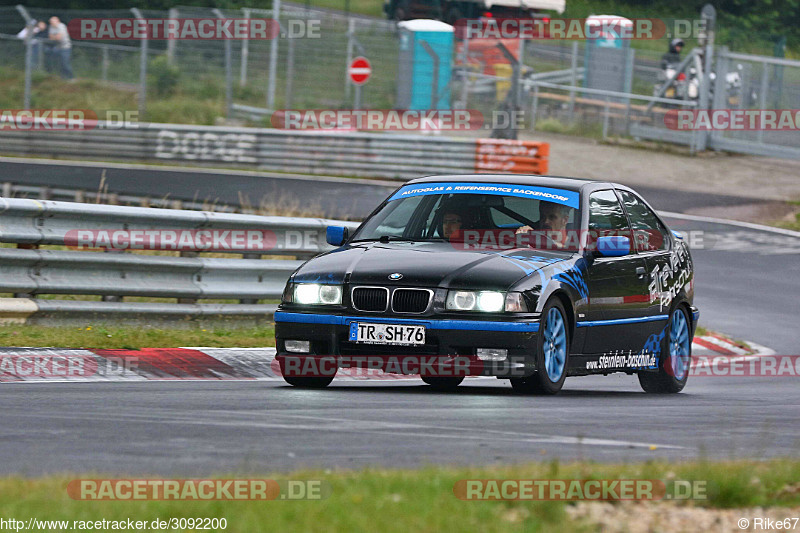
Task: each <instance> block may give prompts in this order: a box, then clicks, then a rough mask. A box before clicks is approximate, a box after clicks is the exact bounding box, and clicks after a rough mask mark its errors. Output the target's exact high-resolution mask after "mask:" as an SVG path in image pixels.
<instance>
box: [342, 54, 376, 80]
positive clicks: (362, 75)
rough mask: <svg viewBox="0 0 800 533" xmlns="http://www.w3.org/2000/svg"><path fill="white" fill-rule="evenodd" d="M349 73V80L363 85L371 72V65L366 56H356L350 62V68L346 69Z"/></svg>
mask: <svg viewBox="0 0 800 533" xmlns="http://www.w3.org/2000/svg"><path fill="white" fill-rule="evenodd" d="M347 73H348V74H349V75H350V80H352V82H353V83H355V84H356V85H363V84H365V83H366V82H367V80H368V79H369V76H370V74H372V67H371V66H370V64H369V61H368V60H367V58H366V57H357V58H355V59H354V60H353V61H352V62H351V63H350V68H348V69H347Z"/></svg>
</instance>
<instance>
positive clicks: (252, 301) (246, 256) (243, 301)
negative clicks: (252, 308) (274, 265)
mask: <svg viewBox="0 0 800 533" xmlns="http://www.w3.org/2000/svg"><path fill="white" fill-rule="evenodd" d="M242 259H261V254H242ZM239 303H240V304H257V303H258V299H255V298H242V299H240V300H239Z"/></svg>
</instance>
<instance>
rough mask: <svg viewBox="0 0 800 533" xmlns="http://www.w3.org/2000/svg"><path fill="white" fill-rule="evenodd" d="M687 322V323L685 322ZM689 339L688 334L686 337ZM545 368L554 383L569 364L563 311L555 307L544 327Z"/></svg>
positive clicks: (549, 313) (548, 314) (548, 315)
mask: <svg viewBox="0 0 800 533" xmlns="http://www.w3.org/2000/svg"><path fill="white" fill-rule="evenodd" d="M684 322H685V321H684ZM686 337H687V338H688V334H687V335H686ZM543 351H544V368H545V371H546V372H547V377H548V378H549V379H550V381H552V382H553V383H556V382H558V381H559V380H560V379H561V375H562V374H563V373H564V366H565V364H566V362H567V332H566V327H565V325H564V317H562V316H561V311H559V310H558V308H556V307H553V308H551V309H550V310H549V311H548V313H547V321H546V322H545V325H544V342H543Z"/></svg>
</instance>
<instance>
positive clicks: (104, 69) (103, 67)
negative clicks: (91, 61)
mask: <svg viewBox="0 0 800 533" xmlns="http://www.w3.org/2000/svg"><path fill="white" fill-rule="evenodd" d="M100 79H101V80H103V81H108V47H107V46H103V60H102V63H101V64H100Z"/></svg>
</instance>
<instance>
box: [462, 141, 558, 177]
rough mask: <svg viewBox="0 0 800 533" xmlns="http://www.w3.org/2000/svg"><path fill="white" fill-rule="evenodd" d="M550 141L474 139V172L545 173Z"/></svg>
mask: <svg viewBox="0 0 800 533" xmlns="http://www.w3.org/2000/svg"><path fill="white" fill-rule="evenodd" d="M549 155H550V143H543V142H537V141H514V140H506V139H477V140H476V141H475V172H478V173H483V174H488V173H495V172H497V173H508V174H547V161H548V156H549Z"/></svg>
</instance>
